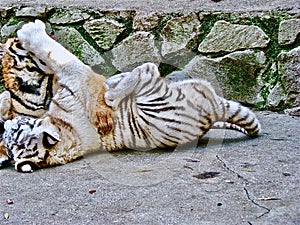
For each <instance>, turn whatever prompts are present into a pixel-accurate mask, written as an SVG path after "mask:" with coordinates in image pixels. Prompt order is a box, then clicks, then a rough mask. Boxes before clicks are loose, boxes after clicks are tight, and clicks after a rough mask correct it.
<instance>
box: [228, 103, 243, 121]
mask: <svg viewBox="0 0 300 225" xmlns="http://www.w3.org/2000/svg"><path fill="white" fill-rule="evenodd" d="M229 105H230V103H229ZM227 108H228V110H229V108H230V106H229V107H227ZM241 111H242V107H241V106H240V105H239V107H238V109H237V111H236V112H235V113H233V114H232V115H231V116H229V117H228V121H233V120H234V118H235V117H237V116H238V115H239V113H240V112H241Z"/></svg>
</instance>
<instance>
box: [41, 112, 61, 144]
mask: <svg viewBox="0 0 300 225" xmlns="http://www.w3.org/2000/svg"><path fill="white" fill-rule="evenodd" d="M43 126H44V128H43V136H42V138H43V140H42V142H43V145H44V147H46V148H51V147H53V146H54V145H56V144H57V142H59V141H61V139H60V135H59V133H58V132H57V131H56V129H55V126H54V125H53V124H52V122H51V119H50V118H49V117H46V118H45V119H43Z"/></svg>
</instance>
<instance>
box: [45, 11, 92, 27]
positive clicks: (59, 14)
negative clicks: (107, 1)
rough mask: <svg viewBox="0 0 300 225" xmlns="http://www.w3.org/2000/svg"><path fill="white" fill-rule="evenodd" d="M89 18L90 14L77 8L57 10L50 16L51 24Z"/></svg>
mask: <svg viewBox="0 0 300 225" xmlns="http://www.w3.org/2000/svg"><path fill="white" fill-rule="evenodd" d="M88 18H90V15H89V14H88V13H86V12H83V11H81V10H79V9H72V10H57V11H56V13H55V14H53V15H52V17H51V18H50V23H52V24H57V25H59V24H70V23H77V22H80V21H84V20H86V19H88Z"/></svg>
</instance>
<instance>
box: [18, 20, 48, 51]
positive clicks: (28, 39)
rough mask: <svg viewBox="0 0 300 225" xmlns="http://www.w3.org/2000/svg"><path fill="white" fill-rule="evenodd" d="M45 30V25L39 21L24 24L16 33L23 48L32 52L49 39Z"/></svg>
mask: <svg viewBox="0 0 300 225" xmlns="http://www.w3.org/2000/svg"><path fill="white" fill-rule="evenodd" d="M45 28H46V26H45V24H44V23H43V22H42V21H40V20H36V21H35V22H34V23H33V22H30V23H27V24H25V25H24V26H23V27H22V28H21V30H19V31H18V32H17V35H18V38H19V40H20V42H21V43H22V45H23V47H24V48H26V49H27V50H30V51H32V52H34V50H36V49H39V48H41V46H42V45H44V44H45V40H47V39H48V38H49V37H48V35H47V33H46V31H45Z"/></svg>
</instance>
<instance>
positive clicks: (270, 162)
mask: <svg viewBox="0 0 300 225" xmlns="http://www.w3.org/2000/svg"><path fill="white" fill-rule="evenodd" d="M259 118H260V120H261V123H262V127H263V132H262V135H261V136H260V137H258V138H255V139H249V138H247V137H245V136H244V135H243V134H240V133H238V132H235V131H226V132H225V131H224V130H214V131H212V132H210V133H209V134H208V135H207V136H205V137H204V138H203V139H202V140H201V141H200V143H199V146H198V147H196V148H195V146H193V145H192V144H191V145H190V146H185V147H184V148H183V149H184V150H183V149H176V150H175V151H173V152H172V151H168V152H165V153H163V152H159V151H150V152H140V151H135V152H124V153H115V154H108V153H104V152H99V153H97V154H93V155H89V156H86V157H84V158H83V159H81V160H78V161H76V162H73V163H70V164H67V165H64V166H59V167H54V168H48V169H43V170H39V171H36V172H34V173H32V174H21V173H18V172H16V171H15V170H14V169H13V167H10V168H6V169H2V170H0V177H1V195H0V224H72V225H73V224H272V225H274V224H286V225H289V224H300V211H299V203H300V188H299V184H300V141H299V136H300V129H299V128H300V119H299V118H292V117H289V116H286V115H281V114H274V113H267V112H263V113H260V114H259Z"/></svg>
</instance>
